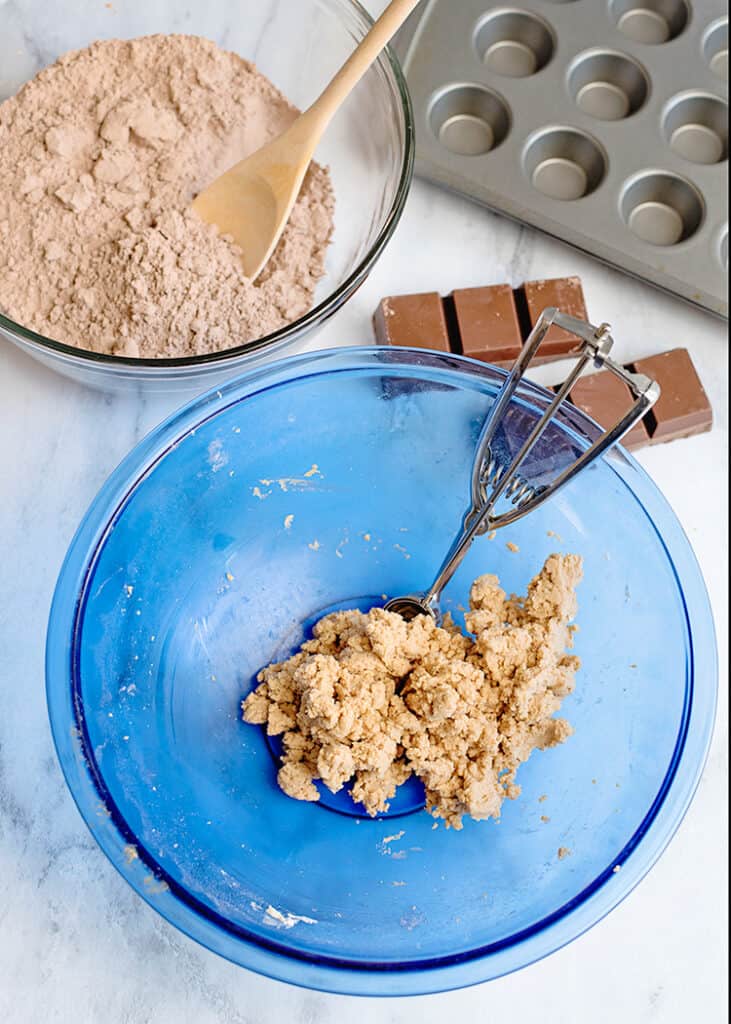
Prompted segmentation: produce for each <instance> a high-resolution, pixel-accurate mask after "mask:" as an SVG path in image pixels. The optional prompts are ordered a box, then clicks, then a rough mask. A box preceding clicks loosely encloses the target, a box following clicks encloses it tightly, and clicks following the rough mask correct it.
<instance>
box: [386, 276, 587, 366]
mask: <svg viewBox="0 0 731 1024" xmlns="http://www.w3.org/2000/svg"><path fill="white" fill-rule="evenodd" d="M550 306H555V307H556V308H558V309H560V310H561V311H562V312H564V313H569V314H571V315H572V316H575V317H578V318H579V319H582V320H586V319H587V313H586V303H585V301H584V293H583V289H582V287H581V281H580V280H579V278H578V277H568V278H558V279H555V280H548V281H529V282H527V283H526V284H525V285H523V287H522V288H517V289H513V288H511V287H510V285H508V284H498V285H490V286H488V287H484V288H463V289H460V290H458V291H455V292H452V294H451V295H449V296H447V297H446V298H442V297H441V296H439V295H438V294H436V293H435V292H430V293H428V294H425V295H397V296H392V297H390V298H386V299H384V300H383V301H382V302H381V304H380V306H379V307H378V309H377V311H376V314H375V317H374V326H375V330H376V339H377V341H378V343H379V344H381V345H397V346H406V347H408V348H412V347H413V348H431V349H436V350H437V351H440V352H456V353H458V354H460V355H465V356H470V357H471V358H473V359H479V360H481V361H482V362H486V363H491V364H492V365H493V366H502V367H506V366H507V367H509V366H512V365H513V363H514V362H515V360H516V359H517V358H518V355H519V354H520V351H521V349H522V348H523V345H524V344H525V340H526V338H527V337H528V335H529V334H530V332H531V331H532V329H533V328H534V327H535V325H536V323H537V322H538V318H539V316H540V315H541V313H542V312H543V310H544V309H547V308H548V307H550ZM579 346H580V342H579V341H578V339H577V338H575V337H574V336H573V335H572V334H569V333H568V332H567V331H564V330H562V329H561V328H559V327H555V326H554V327H552V328H551V330H550V331H549V332H548V334H547V335H546V338H545V339H544V341H543V344H542V345H541V348H540V351H539V353H538V355H537V357H536V359H535V363H534V365H540V364H541V363H549V362H554V361H555V360H557V359H563V358H565V357H566V356H569V355H571V354H572V353H573V352H575V351H576V350H577V349H578V347H579Z"/></svg>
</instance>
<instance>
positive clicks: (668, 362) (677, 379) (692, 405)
mask: <svg viewBox="0 0 731 1024" xmlns="http://www.w3.org/2000/svg"><path fill="white" fill-rule="evenodd" d="M632 369H633V370H634V371H635V373H644V374H645V375H646V376H648V377H650V378H651V379H652V380H655V381H657V383H658V384H659V385H660V388H661V390H662V395H661V396H660V399H659V401H658V402H657V404H656V405H655V407H654V408H653V409H652V411H651V412H650V414H649V421H650V428H649V429H650V444H663V443H664V442H665V441H674V440H675V439H676V438H681V437H692V436H694V435H695V434H703V433H705V432H706V431H709V430H710V429H711V428H712V427H713V410H712V409H711V403H710V402H709V400H708V396H707V395H706V392H705V389H704V387H703V384H702V383H701V380H700V377H699V376H698V374H697V372H696V369H695V366H694V365H693V362H692V360H691V358H690V355H689V353H688V351H687V349H684V348H676V349H673V350H672V351H670V352H663V353H662V354H661V355H657V356H650V357H649V358H647V359H640V360H638V361H637V362H636V363H634V364H633V366H632Z"/></svg>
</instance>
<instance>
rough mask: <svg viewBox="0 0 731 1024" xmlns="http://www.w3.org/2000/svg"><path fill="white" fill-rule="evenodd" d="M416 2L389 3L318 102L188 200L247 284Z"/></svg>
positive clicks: (268, 253)
mask: <svg viewBox="0 0 731 1024" xmlns="http://www.w3.org/2000/svg"><path fill="white" fill-rule="evenodd" d="M419 3H420V0H393V2H392V3H390V4H389V5H388V7H387V8H386V10H385V11H384V12H383V14H382V15H381V17H380V18H379V19H378V21H377V22H376V23H375V25H374V26H373V28H372V29H371V31H370V32H369V33H368V35H367V36H366V37H365V39H364V40H363V42H362V43H361V44H360V46H359V47H358V48H357V50H355V52H354V53H353V54H352V56H351V57H350V58H349V59H348V61H347V62H346V63H345V65H344V66H343V67H342V68H341V70H340V71H338V73H337V75H336V76H335V78H334V79H333V80H332V82H331V83H330V85H329V86H328V87H327V89H326V90H325V92H324V93H323V94H322V96H321V97H320V98H319V100H317V101H316V102H315V103H314V104H313V105H312V106H311V107H310V108H309V110H307V111H305V113H304V114H301V115H300V116H299V117H298V118H297V120H296V121H295V122H294V124H293V125H292V126H291V127H290V128H288V129H287V131H286V132H284V134H283V135H280V136H279V137H278V138H276V139H275V140H274V141H273V142H270V143H268V144H267V145H266V146H264V147H263V148H262V149H260V150H258V151H257V152H256V153H254V154H253V155H252V156H250V157H247V158H246V160H242V161H241V162H240V163H238V164H236V165H235V166H234V167H232V168H231V170H229V171H226V173H225V174H222V175H221V177H220V178H217V179H216V180H215V181H214V182H213V184H212V185H209V186H208V188H207V189H205V190H204V191H203V192H201V193H200V195H199V196H198V197H197V198H196V199H195V200H194V202H193V209H194V210H195V211H196V213H197V214H198V215H199V216H200V217H201V218H202V219H203V220H204V221H206V222H207V223H209V224H215V225H217V227H218V228H219V230H220V231H221V233H222V234H227V235H231V236H232V237H233V239H234V241H235V243H236V245H238V246H240V248H241V250H242V253H243V255H242V263H243V267H244V272H245V273H246V276H247V277H249V278H251V280H252V281H253V280H255V279H256V278H257V277H258V276H259V274H260V273H261V272H262V270H263V269H264V267H265V266H266V264H267V263H268V261H269V258H270V256H271V255H272V253H273V251H274V249H275V248H276V245H277V242H278V241H279V239H280V238H281V236H282V232H283V231H284V228H285V226H286V224H287V221H288V220H289V216H290V214H291V212H292V207H293V206H294V204H295V201H296V199H297V196H298V195H299V192H300V189H301V187H302V182H303V181H304V177H305V174H306V173H307V168H308V167H309V166H310V162H311V161H312V157H313V156H314V153H315V150H316V148H317V145H318V143H319V141H320V139H321V138H322V135H323V133H324V131H325V129H326V128H327V126H328V125H329V124H330V121H331V120H332V118H333V117H334V115H335V114H336V113H337V111H338V109H339V108H340V106H341V105H342V104H343V103H344V102H345V100H346V99H347V98H348V96H349V95H350V93H351V92H352V91H353V89H354V88H355V87H356V85H357V84H358V82H360V80H361V78H362V77H363V75H364V74H365V73H366V71H367V70H368V68H369V67H370V66H371V64H373V62H374V61H375V60H376V58H377V57H378V55H379V54H380V52H381V50H383V48H384V47H385V46H386V44H387V43H388V42H389V41H390V40H391V38H392V37H393V35H394V34H395V33H396V32H397V30H398V29H399V28H400V27H401V25H403V23H404V22H405V21H406V19H407V18H408V16H409V15H410V14H411V12H412V11H413V10H414V8H415V7H416V6H417V4H419Z"/></svg>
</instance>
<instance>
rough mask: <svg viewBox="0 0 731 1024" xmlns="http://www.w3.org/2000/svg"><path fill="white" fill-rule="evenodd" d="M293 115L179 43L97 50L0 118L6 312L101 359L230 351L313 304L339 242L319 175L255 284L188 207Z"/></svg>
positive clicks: (0, 298) (213, 52) (238, 62)
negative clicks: (332, 244) (334, 240)
mask: <svg viewBox="0 0 731 1024" xmlns="http://www.w3.org/2000/svg"><path fill="white" fill-rule="evenodd" d="M296 113H297V111H296V110H295V108H294V107H293V106H292V105H291V104H290V103H289V102H288V101H287V100H286V99H285V97H284V96H283V95H282V94H281V93H280V92H279V91H278V90H277V89H276V88H275V87H274V86H273V85H272V84H271V83H270V82H269V81H268V80H267V79H266V78H265V77H264V76H263V75H262V74H260V73H259V72H258V71H257V69H256V68H255V67H254V66H253V65H252V64H250V63H248V62H247V61H245V60H243V59H242V58H241V57H239V56H237V55H236V54H234V53H228V52H225V51H223V50H221V49H219V48H218V47H217V46H215V45H214V44H213V43H211V42H208V41H207V40H204V39H201V38H198V37H195V36H185V35H156V36H147V37H144V38H141V39H136V40H133V41H130V42H127V41H120V40H109V41H104V42H97V43H94V44H93V45H92V46H90V47H89V48H88V49H85V50H80V51H76V52H73V53H70V54H67V55H66V56H64V57H62V58H61V59H60V60H59V61H58V62H57V63H55V64H53V65H52V66H51V67H49V68H46V69H45V70H44V71H42V72H41V73H40V74H39V75H37V76H36V78H34V79H33V80H32V81H31V82H29V83H28V84H27V85H25V86H24V87H23V88H22V89H21V90H20V92H19V93H18V95H17V96H15V97H13V98H11V99H9V100H7V101H6V102H5V103H3V104H2V105H0V243H1V244H0V310H2V311H3V312H4V313H5V314H6V315H7V316H9V317H11V318H12V319H14V320H16V321H17V322H18V323H20V324H22V325H23V326H25V327H29V328H31V329H32V330H34V331H36V332H38V333H40V334H42V335H44V336H46V337H49V338H52V339H54V340H56V341H61V342H65V343H66V344H68V345H72V346H76V347H81V348H86V349H90V350H92V351H95V352H100V353H104V354H115V355H125V356H131V357H138V356H140V357H144V358H153V359H154V358H163V357H182V356H194V355H202V354H206V353H210V352H215V351H219V350H222V349H228V348H233V347H235V346H238V345H242V344H244V343H246V342H248V341H251V340H253V339H258V338H261V337H263V336H265V335H267V334H270V333H271V332H273V331H275V330H278V329H279V328H282V327H284V326H286V325H287V324H289V323H291V322H293V321H294V320H296V319H298V318H299V317H300V316H302V315H303V314H305V313H306V312H307V311H308V310H309V309H310V308H311V306H312V303H313V299H314V292H315V287H316V285H317V281H318V280H319V279H320V278H321V277H322V275H323V273H324V262H325V253H326V249H327V246H328V244H329V241H330V238H331V235H332V230H333V210H334V199H333V192H332V187H331V183H330V177H329V173H328V171H327V170H326V169H324V168H323V167H320V166H319V165H317V164H313V165H312V168H311V169H310V172H309V174H308V176H307V179H306V181H305V184H304V187H303V189H302V192H301V195H300V197H299V199H298V200H297V203H296V205H295V208H294V211H293V214H292V218H291V220H290V222H289V224H288V226H287V228H286V230H285V233H284V236H283V237H282V240H281V242H280V244H279V246H278V248H277V250H276V252H275V253H274V256H273V257H272V259H271V261H270V263H269V264H268V266H267V267H266V269H265V270H264V272H263V274H262V275H261V277H260V278H259V279H258V280H257V281H256V283H253V282H252V281H250V280H249V279H247V278H246V276H245V275H244V272H243V270H242V267H241V261H240V252H239V250H238V249H237V248H236V247H235V245H234V244H233V243H232V241H231V240H230V239H229V238H227V237H225V236H222V235H221V234H220V233H219V232H218V230H217V229H216V228H214V227H211V226H209V225H206V224H204V223H203V221H201V220H200V219H199V218H198V217H197V216H196V214H195V213H193V212H192V211H191V210H190V208H189V207H190V203H191V200H192V199H193V198H194V196H195V195H196V194H197V193H198V192H199V191H200V190H201V189H202V188H204V187H205V186H206V185H208V184H209V183H210V182H211V181H213V180H214V179H215V178H216V177H217V176H218V175H219V174H221V173H222V172H223V171H225V170H227V169H228V168H229V167H231V166H232V165H233V164H234V163H236V162H237V161H238V160H240V159H242V158H243V157H245V156H247V155H249V154H250V153H252V152H253V151H255V150H256V149H258V148H259V147H260V146H262V145H263V144H265V143H266V142H268V141H269V140H270V139H272V138H273V137H275V136H276V135H277V134H279V133H280V132H282V131H283V130H284V129H285V128H286V127H287V126H289V125H290V124H291V123H292V121H293V119H294V117H295V116H296Z"/></svg>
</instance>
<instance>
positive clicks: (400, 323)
mask: <svg viewBox="0 0 731 1024" xmlns="http://www.w3.org/2000/svg"><path fill="white" fill-rule="evenodd" d="M373 324H374V327H375V329H376V339H377V341H378V343H379V345H400V346H404V347H406V348H430V349H433V350H434V351H436V352H451V351H452V347H451V345H450V343H449V330H448V329H447V320H446V317H445V315H444V305H443V304H442V299H441V296H440V295H438V294H437V292H428V293H427V294H424V295H396V296H392V297H390V298H387V299H384V300H383V301H382V302H381V304H380V306H379V307H378V309H377V310H376V314H375V316H374V318H373Z"/></svg>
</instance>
